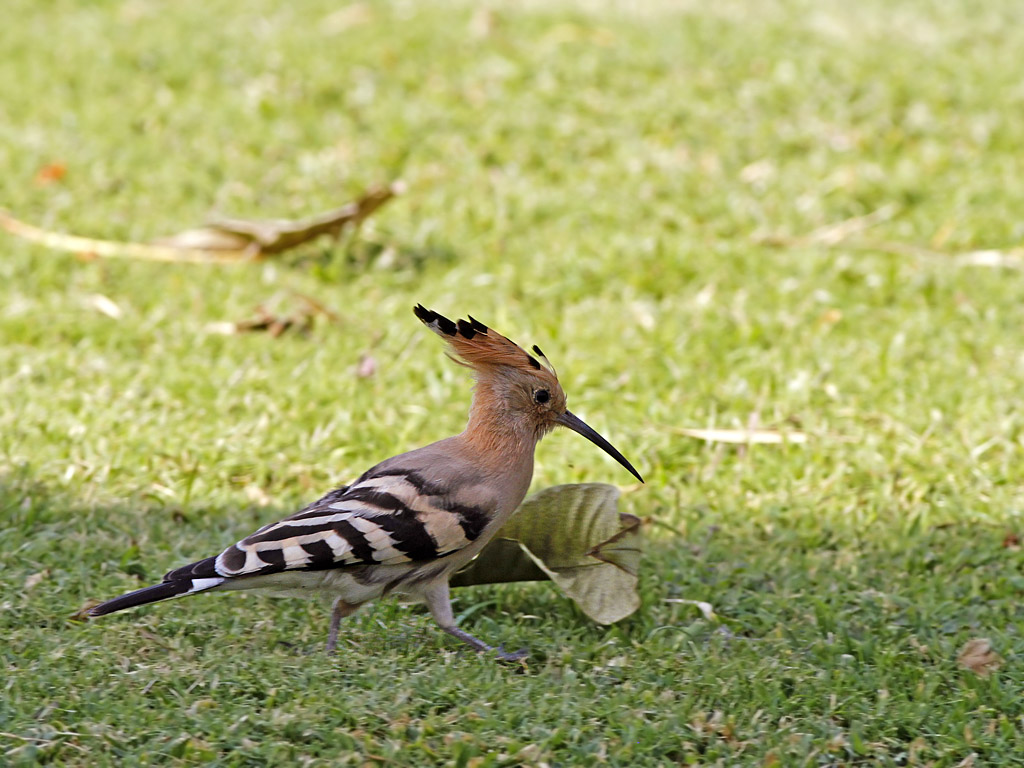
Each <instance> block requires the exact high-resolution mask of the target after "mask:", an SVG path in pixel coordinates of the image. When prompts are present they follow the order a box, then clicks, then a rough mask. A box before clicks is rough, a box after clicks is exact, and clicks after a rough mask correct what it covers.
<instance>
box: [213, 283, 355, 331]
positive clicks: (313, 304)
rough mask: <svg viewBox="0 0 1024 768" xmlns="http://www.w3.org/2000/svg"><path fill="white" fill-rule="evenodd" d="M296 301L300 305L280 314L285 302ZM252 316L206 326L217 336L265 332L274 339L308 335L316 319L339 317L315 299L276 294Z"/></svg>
mask: <svg viewBox="0 0 1024 768" xmlns="http://www.w3.org/2000/svg"><path fill="white" fill-rule="evenodd" d="M289 298H290V299H293V300H298V304H299V306H298V307H296V308H295V309H294V310H292V311H291V312H288V313H287V314H286V313H283V312H281V311H280V310H279V307H280V306H281V305H282V304H283V303H284V302H285V300H286V299H289ZM254 311H255V315H256V316H255V317H252V318H250V319H248V320H240V321H238V322H234V323H231V322H225V321H221V322H216V323H210V324H209V325H207V326H206V330H207V332H208V333H219V334H224V335H226V336H231V335H234V334H236V333H248V332H251V331H266V332H267V333H269V334H270V335H271V336H272V337H273V338H277V337H278V336H280V335H281V334H283V333H284V332H285V331H298V332H299V333H308V332H309V331H310V330H312V328H313V326H314V324H315V323H316V318H317V317H320V316H323V317H326V318H327V319H328V321H330V322H336V321H338V320H339V318H338V315H337V314H336V313H334V312H332V311H331V310H330V309H328V308H327V307H325V306H324V305H323V304H321V303H320V302H318V301H316V300H315V299H312V298H310V297H309V296H306V295H305V294H301V293H293V294H288V295H287V296H285V295H283V294H277V295H275V296H272V297H271V298H270V299H268V300H267V302H265V303H264V304H260V305H259V306H257V307H256V309H255V310H254Z"/></svg>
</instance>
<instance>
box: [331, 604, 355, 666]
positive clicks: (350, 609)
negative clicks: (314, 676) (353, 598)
mask: <svg viewBox="0 0 1024 768" xmlns="http://www.w3.org/2000/svg"><path fill="white" fill-rule="evenodd" d="M357 608H359V604H358V603H356V604H355V605H353V604H352V603H346V602H345V601H344V600H342V599H341V598H340V597H339V598H337V599H336V600H335V601H334V608H333V609H332V610H331V629H330V631H329V632H328V633H327V649H326V650H327V653H328V654H331V653H334V649H335V648H337V647H338V628H339V627H340V626H341V620H342V619H344V618H345V617H346V616H349V615H351V614H353V613H355V612H356V609H357Z"/></svg>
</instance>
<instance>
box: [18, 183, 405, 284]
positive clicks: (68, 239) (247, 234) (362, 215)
mask: <svg viewBox="0 0 1024 768" xmlns="http://www.w3.org/2000/svg"><path fill="white" fill-rule="evenodd" d="M404 188H405V187H404V184H402V182H400V181H396V182H393V183H391V184H387V185H385V186H381V187H374V188H373V189H370V190H369V191H368V192H366V194H364V195H363V196H362V197H360V198H359V199H358V200H355V201H354V202H351V203H348V204H346V205H343V206H341V207H340V208H336V209H335V210H333V211H328V212H326V213H322V214H319V215H316V216H310V217H309V218H305V219H268V220H265V221H249V220H245V219H218V220H214V221H212V222H210V223H209V224H207V225H206V226H205V227H200V228H199V229H190V230H185V231H184V232H179V233H178V234H176V235H171V236H170V237H165V238H160V239H158V240H156V241H154V242H152V243H131V242H121V241H118V240H97V239H94V238H90V237H79V236H77V235H66V234H63V233H60V232H51V231H49V230H45V229H40V228H39V227H35V226H33V225H31V224H27V223H25V222H23V221H19V220H18V219H16V218H14V217H13V216H11V215H10V214H9V213H7V212H6V211H3V210H0V226H2V227H3V228H4V229H6V230H7V231H8V232H10V233H11V234H14V235H17V236H18V237H21V238H24V239H26V240H30V241H32V242H34V243H39V244H40V245H45V246H46V247H48V248H53V249H55V250H59V251H70V252H72V253H78V254H82V255H85V256H88V257H96V258H127V259H141V260H144V261H162V262H183V263H190V264H237V263H240V262H244V261H253V260H257V259H261V258H263V257H265V256H268V255H272V254H276V253H281V252H283V251H287V250H289V249H291V248H295V247H296V246H298V245H301V244H303V243H306V242H309V241H310V240H314V239H316V238H318V237H321V236H323V235H329V236H331V237H334V238H337V237H339V236H340V235H341V233H342V232H343V231H344V230H345V229H346V228H348V227H358V226H359V225H360V224H362V222H363V221H364V220H365V219H366V218H367V217H368V216H370V215H371V214H373V213H374V212H375V211H376V210H377V209H378V208H380V207H381V206H382V205H384V204H385V203H387V202H388V201H389V200H391V199H392V198H393V197H395V196H396V195H399V194H401V193H402V191H403V190H404Z"/></svg>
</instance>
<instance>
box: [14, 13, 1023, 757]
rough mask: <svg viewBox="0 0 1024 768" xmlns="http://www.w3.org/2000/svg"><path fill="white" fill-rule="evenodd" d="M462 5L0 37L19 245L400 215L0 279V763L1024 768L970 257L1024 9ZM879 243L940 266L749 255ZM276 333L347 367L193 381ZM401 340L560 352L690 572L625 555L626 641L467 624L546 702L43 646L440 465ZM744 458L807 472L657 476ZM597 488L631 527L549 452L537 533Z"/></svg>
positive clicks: (381, 673)
mask: <svg viewBox="0 0 1024 768" xmlns="http://www.w3.org/2000/svg"><path fill="white" fill-rule="evenodd" d="M475 5H476V4H470V3H465V4H460V3H451V4H437V5H431V4H420V3H411V2H395V3H376V2H369V3H366V4H365V5H357V6H349V8H348V9H347V10H341V11H339V6H338V4H336V3H330V2H324V1H315V2H308V3H302V4H283V3H272V2H268V1H267V0H255V2H247V3H242V2H238V1H237V0H212V1H208V2H203V3H198V2H181V3H173V4H165V3H156V2H147V1H146V0H129V1H128V2H121V3H115V2H96V3H88V4H83V3H73V2H68V1H66V0H65V1H59V0H54V1H53V2H49V1H48V2H29V0H14V3H13V6H12V7H9V8H7V9H6V13H5V19H6V21H5V23H4V24H3V25H0V50H3V51H4V55H3V56H2V57H0V82H3V83H4V95H3V98H2V99H0V168H2V169H3V173H2V174H0V201H2V205H3V206H4V207H7V208H8V209H10V210H11V211H12V212H13V213H15V215H17V216H19V217H21V218H23V219H26V220H28V221H32V222H35V223H39V224H41V225H43V226H47V227H51V228H55V229H59V230H63V231H69V232H74V233H77V234H83V235H92V236H96V237H107V238H120V239H137V240H144V239H149V238H153V237H157V236H161V235H165V234H169V233H172V232H175V231H177V230H180V229H184V228H186V227H189V226H193V225H195V224H197V223H199V222H200V221H202V220H203V218H204V217H205V216H206V215H207V214H209V213H211V212H219V213H224V214H232V215H242V216H254V217H277V216H299V215H305V214H308V213H312V212H314V211H318V210H320V209H324V208H328V207H331V206H334V205H337V204H339V203H341V202H343V201H345V200H346V199H348V198H349V197H351V196H353V195H355V194H357V193H358V192H359V190H360V189H362V188H363V187H365V186H367V185H369V184H370V183H373V182H376V181H382V180H386V179H389V178H392V177H394V176H399V175H400V176H401V177H402V178H404V179H405V180H406V181H407V182H408V184H409V193H408V194H407V195H406V196H405V197H404V198H402V199H400V200H398V201H396V202H394V203H392V204H391V205H389V206H388V207H387V208H385V209H383V210H382V211H381V212H380V213H379V214H378V215H377V216H376V217H375V218H374V219H373V220H372V221H371V222H370V224H369V225H368V226H367V227H366V228H365V229H364V231H363V232H362V234H361V236H360V237H359V238H357V239H354V240H347V241H345V242H342V243H339V244H337V245H335V246H331V245H330V244H318V245H316V246H312V247H309V248H305V249H303V250H301V251H298V252H296V253H294V254H289V255H287V256H285V257H283V258H281V259H279V260H275V261H274V262H272V263H268V264H264V265H251V266H244V267H237V268H232V267H199V266H177V265H151V264H144V263H138V262H114V261H107V262H95V261H94V262H82V261H80V260H77V259H75V258H73V257H70V256H68V255H64V254H57V253H53V252H49V251H47V250H44V249H41V248H39V247H36V246H32V245H30V244H27V243H24V242H22V241H18V240H15V239H13V238H8V237H7V236H6V235H4V236H2V239H0V339H2V345H0V486H2V490H0V584H2V587H0V589H2V592H0V659H2V664H3V667H2V673H0V732H2V733H0V763H2V764H10V765H29V764H35V763H43V764H51V765H68V766H104V765H112V766H113V765H116V766H123V765H180V766H192V765H228V766H245V765H253V766H255V765H287V764H296V765H311V766H327V765H331V766H334V765H344V764H351V765H363V764H374V765H376V764H389V765H390V764H397V765H425V764H450V765H459V766H462V765H465V766H486V765H514V764H540V763H547V764H549V765H599V764H604V763H607V764H611V765H630V766H632V765H665V764H672V763H678V762H683V763H686V762H689V763H693V764H701V765H722V766H732V765H765V766H770V765H779V766H789V765H847V764H879V765H933V766H956V765H969V764H974V765H1011V764H1018V761H1019V759H1020V755H1021V754H1024V737H1022V735H1021V734H1022V732H1024V721H1022V719H1021V701H1022V700H1024V672H1022V668H1021V663H1020V659H1021V655H1022V653H1024V639H1022V637H1021V625H1022V624H1021V621H1022V618H1024V617H1022V610H1021V607H1020V596H1021V592H1022V588H1024V574H1022V556H1021V553H1020V551H1017V550H1015V549H1014V548H1012V547H1006V546H1004V537H1005V536H1006V534H1007V532H1008V531H1012V532H1018V533H1019V532H1020V531H1021V528H1022V523H1021V516H1022V513H1024V490H1022V485H1021V474H1022V471H1021V468H1022V467H1024V460H1022V459H1024V457H1022V452H1024V416H1022V413H1021V409H1020V403H1021V392H1022V386H1024V343H1022V335H1021V328H1024V302H1022V301H1021V295H1022V292H1024V273H1022V272H1020V271H1015V270H1012V269H987V268H981V267H970V266H964V265H962V264H961V263H960V262H958V261H957V260H956V259H955V258H954V257H953V255H952V254H954V253H956V252H961V251H966V250H971V249H988V248H1008V247H1012V246H1015V245H1017V244H1018V243H1019V242H1020V241H1021V239H1022V236H1024V219H1022V218H1021V211H1022V210H1024V153H1022V152H1021V151H1020V148H1021V147H1022V146H1024V122H1022V121H1021V120H1020V119H1018V118H1019V115H1020V114H1021V110H1022V108H1024V88H1022V86H1021V80H1020V51H1021V50H1024V12H1022V10H1021V7H1020V4H1019V3H1016V2H1013V1H1012V0H995V1H994V2H981V0H961V1H960V2H949V3H946V2H938V0H934V1H933V2H925V1H924V0H907V2H901V3H898V4H892V3H886V2H881V0H868V2H866V3H860V4H852V3H845V2H840V0H824V2H818V3H811V2H801V0H778V1H776V2H764V3H741V2H738V0H725V2H722V3H714V4H711V3H689V4H688V3H680V4H675V3H668V2H664V1H663V0H650V2H649V3H646V4H644V5H643V7H642V8H641V9H640V10H629V9H627V7H626V6H627V4H625V3H614V2H582V1H581V2H579V3H569V2H565V3H561V4H555V5H551V4H542V3H531V4H525V5H524V4H521V3H513V2H509V3H504V2H495V3H491V4H489V5H488V7H489V8H490V9H491V10H490V11H489V12H488V13H484V14H481V13H479V12H476V11H475V10H474V7H473V6H475ZM50 163H63V164H65V165H66V167H67V175H66V177H65V178H64V179H62V180H61V181H59V182H57V183H52V184H40V183H37V182H36V181H34V179H35V177H36V175H37V172H38V171H39V169H40V168H42V167H44V166H46V165H47V164H50ZM886 205H891V206H895V209H894V210H895V215H894V216H893V217H892V218H890V219H889V220H887V221H884V222H883V223H881V224H879V225H878V226H877V227H875V228H874V229H872V230H870V231H869V233H868V235H867V236H868V237H869V238H870V239H875V240H877V241H879V242H881V241H892V242H901V243H906V244H910V245H915V246H924V247H932V246H933V247H934V248H935V249H937V250H939V251H943V252H948V253H949V254H951V255H950V256H948V257H947V256H939V255H935V254H931V255H929V254H927V253H924V252H922V253H917V254H909V255H893V254H892V253H886V252H883V251H882V250H877V249H876V250H872V249H867V250H864V249H859V248H858V249H852V248H844V247H842V246H840V247H838V248H826V247H824V246H821V245H814V244H809V245H799V244H794V245H791V246H789V247H782V248H778V247H769V246H767V245H763V244H759V242H758V237H759V236H761V235H764V234H770V233H782V234H787V235H791V236H800V235H803V234H805V233H807V232H810V231H812V230H814V229H816V228H818V227H821V226H823V225H828V224H831V223H835V222H838V221H842V220H844V219H847V218H850V217H853V216H859V215H864V214H867V213H870V212H871V211H874V210H876V209H878V208H880V207H882V206H886ZM278 292H285V293H287V292H298V293H304V294H307V295H310V296H314V297H316V298H317V299H318V300H319V301H321V302H323V303H324V304H326V305H328V306H330V307H332V308H333V309H334V310H335V311H336V312H337V313H338V314H339V316H340V322H338V323H337V324H327V323H321V324H320V325H318V326H317V327H316V328H315V329H314V330H313V332H312V333H311V334H310V335H309V336H308V337H302V336H298V335H286V336H283V337H281V338H278V339H273V338H270V337H269V336H267V335H265V334H251V335H245V336H233V337H223V336H218V335H215V334H211V333H209V332H208V330H207V328H208V326H209V324H210V323H212V322H216V321H222V320H240V319H243V318H245V317H247V316H249V315H250V314H251V312H252V308H253V307H254V306H255V305H257V304H259V303H260V302H262V301H265V300H267V299H269V298H270V297H271V296H273V295H274V294H276V293H278ZM96 294H101V295H103V296H106V297H108V298H109V299H111V300H112V301H114V302H115V303H116V304H117V305H118V306H119V307H120V308H121V310H122V312H123V314H122V316H121V317H120V319H116V320H115V319H112V318H110V317H108V316H106V315H104V314H102V313H100V312H98V311H97V310H96V308H95V305H94V302H93V299H92V297H94V296H95V295H96ZM416 302H423V303H424V304H426V305H427V306H430V307H433V308H436V309H438V310H440V311H443V312H445V313H447V314H451V315H460V314H461V315H464V314H465V313H467V312H469V313H472V314H473V315H474V316H476V317H479V318H480V319H482V320H483V321H484V322H486V323H488V324H490V325H493V326H494V327H496V328H498V329H499V330H500V331H502V332H504V333H507V334H508V335H510V336H511V337H512V338H514V339H517V340H520V341H522V342H523V343H529V344H532V343H538V344H540V346H541V347H543V348H544V349H545V351H546V352H547V353H548V355H549V356H550V358H551V360H552V361H553V363H554V364H555V365H556V366H557V367H558V369H559V371H560V372H561V377H562V381H563V384H564V385H565V387H566V389H567V391H568V393H569V396H570V403H571V407H572V408H573V410H574V411H576V412H578V413H579V414H580V415H581V416H583V417H584V418H586V419H587V421H588V422H590V423H591V424H592V425H593V426H594V427H595V428H597V429H598V430H599V431H601V432H602V433H603V434H605V435H606V436H608V437H609V439H611V440H612V442H614V443H615V444H616V446H617V447H619V448H620V449H621V450H622V451H623V453H624V454H625V455H626V456H627V457H628V458H629V459H630V460H632V461H633V463H634V464H636V466H637V467H638V468H639V469H640V471H641V472H642V473H643V474H644V475H645V476H646V478H647V481H648V482H647V485H645V486H643V487H642V488H637V489H635V490H633V491H631V492H629V493H627V494H626V495H625V497H624V500H623V507H624V509H626V510H627V511H631V512H634V513H636V514H639V515H642V516H644V517H648V518H651V519H653V520H657V521H660V522H661V523H664V524H665V526H670V527H671V529H673V530H672V531H671V532H670V531H669V529H668V528H666V527H665V526H656V525H652V526H650V527H649V540H650V549H649V553H648V555H647V556H646V557H645V560H644V565H643V571H642V579H641V588H642V591H643V598H644V605H643V608H642V609H641V610H640V611H639V612H638V613H637V614H636V615H635V616H634V617H632V618H630V619H628V620H627V621H624V622H622V623H621V624H619V625H616V626H613V627H598V626H595V625H592V624H590V623H588V621H587V620H586V618H585V617H584V616H583V615H582V614H581V613H580V612H579V611H578V610H576V609H575V607H574V606H573V605H572V604H571V603H570V602H569V601H567V600H566V599H564V598H562V597H560V596H559V595H558V594H557V593H556V592H555V591H554V589H553V588H552V587H551V586H550V585H511V586H504V587H485V588H477V589H475V590H473V591H461V592H460V593H458V595H457V601H456V602H457V604H456V612H457V613H460V614H465V622H464V624H465V626H467V628H469V629H470V631H472V632H473V633H474V634H477V635H479V636H481V637H484V638H487V639H489V640H491V641H493V642H502V643H504V644H505V645H506V646H507V647H520V646H523V645H526V646H529V648H530V649H531V658H530V662H529V665H528V666H527V667H526V668H525V669H516V668H509V667H504V666H499V665H497V664H495V663H493V662H491V661H489V660H487V659H485V658H478V657H475V656H473V655H470V654H467V653H463V652H461V651H458V650H457V649H456V648H455V645H454V644H453V643H452V642H450V641H449V640H448V639H447V638H445V637H443V636H442V635H441V633H439V632H437V631H436V630H435V628H434V627H433V625H432V623H431V621H430V619H429V616H427V615H426V614H425V612H423V611H422V610H420V609H416V608H411V609H410V608H407V607H403V606H398V605H394V604H391V603H381V604H378V605H377V606H375V607H374V608H372V609H370V610H367V611H365V612H363V613H361V614H358V615H357V616H355V617H353V618H352V619H350V620H349V621H347V623H346V625H345V630H344V633H343V641H342V642H343V648H342V652H341V653H340V655H339V656H338V657H337V658H334V659H329V658H326V657H325V656H323V655H322V654H321V653H320V652H319V645H320V643H321V642H322V640H323V638H324V635H325V632H326V611H325V609H324V608H323V607H322V606H320V605H317V604H306V603H301V602H291V601H273V600H270V599H267V598H260V597H254V596H242V595H214V596H207V597H200V598H195V599H191V600H185V601H180V602H177V603H174V604H167V605H161V606H156V607H153V608H149V609H143V610H139V611H137V612H135V613H134V614H131V615H127V614H126V615H121V616H116V617H111V618H110V619H107V620H103V621H94V622H89V623H80V622H75V621H72V620H71V619H70V617H71V616H72V615H73V614H74V613H75V612H76V611H77V610H78V609H79V608H80V607H81V606H82V605H83V604H84V603H85V602H86V601H87V600H90V599H99V598H105V597H109V596H112V595H114V594H117V593H119V592H120V591H122V590H126V589H130V588H134V587H136V586H139V585H141V584H143V583H146V582H149V581H152V580H155V579H159V577H160V575H161V574H162V573H163V572H164V571H165V570H166V569H168V568H170V567H172V566H176V565H180V564H183V563H185V562H187V561H189V560H190V559H193V558H198V557H200V556H205V555H208V554H211V553H213V552H215V551H217V550H218V549H219V548H220V547H222V546H224V545H226V544H228V543H230V542H231V541H234V540H235V539H237V538H238V537H240V536H242V535H245V534H246V533H248V532H250V531H251V530H252V529H253V528H254V527H256V526H257V525H259V524H262V523H263V522H267V521H269V520H271V519H274V518H275V517H276V516H278V515H282V514H286V513H288V512H290V511H292V510H293V509H295V507H296V506H297V505H299V504H301V503H303V502H305V501H308V500H310V499H311V498H314V497H316V495H317V494H319V493H320V492H322V491H323V490H324V489H326V488H328V487H330V486H331V484H332V483H338V482H342V481H344V480H347V479H350V478H352V477H354V476H356V475H357V474H359V473H360V472H361V471H362V470H363V469H365V468H366V467H367V466H369V465H370V464H372V463H373V462H375V461H378V460H380V459H382V458H385V457H387V456H389V455H392V454H394V453H397V452H399V451H402V450H406V449H409V448H412V447H415V446H417V445H421V444H424V443H426V442H429V441H432V440H435V439H438V438H441V437H444V436H447V435H449V434H452V433H454V432H456V431H458V430H459V429H461V427H462V423H463V418H464V414H465V410H466V407H467V404H468V392H469V381H468V379H467V377H466V375H465V372H464V371H462V370H461V369H458V368H456V367H455V366H453V365H451V364H450V363H448V362H447V361H446V360H445V359H444V357H443V354H442V350H441V348H440V347H441V345H440V344H439V343H438V342H437V340H436V339H434V338H432V337H431V335H430V334H429V333H427V332H426V331H425V330H424V329H423V328H422V327H421V326H420V324H419V323H418V322H417V321H416V319H415V318H414V317H413V316H412V313H411V311H410V308H411V306H412V305H413V304H415V303H416ZM362 353H369V354H372V355H373V357H374V358H375V359H376V360H377V362H378V370H377V373H376V375H375V376H373V377H372V378H369V379H362V378H358V377H357V376H355V375H354V369H355V366H356V363H357V361H358V359H359V356H360V355H361V354H362ZM755 417H756V420H757V422H758V423H760V424H762V425H767V426H769V427H780V428H784V429H801V430H803V431H805V432H807V433H808V434H809V435H810V439H809V441H808V443H807V444H806V445H796V446H794V445H791V446H752V447H751V448H749V449H738V448H737V447H735V446H716V445H709V444H705V443H702V442H699V441H696V440H693V439H690V438H687V437H685V436H683V435H681V434H680V433H679V431H678V430H679V428H681V427H709V426H716V427H740V426H745V425H747V424H748V423H751V420H752V418H755ZM579 481H605V482H617V483H622V484H624V485H625V484H626V483H628V481H629V477H628V475H627V474H626V473H625V472H624V471H623V470H622V469H621V468H620V467H619V466H617V465H616V464H615V463H614V462H612V461H611V460H610V459H608V458H607V457H605V456H603V455H602V454H601V453H600V452H599V451H597V450H596V449H595V448H594V447H593V446H591V445H589V444H588V443H586V441H583V440H581V439H579V438H578V437H575V436H573V435H570V434H568V433H558V434H556V435H554V436H552V437H550V438H548V439H547V440H546V441H545V442H544V443H543V444H542V446H541V447H540V450H539V452H538V467H537V472H536V475H535V486H536V487H544V486H547V485H552V484H556V483H566V482H579ZM263 503H266V505H265V506H261V504H263ZM666 598H687V599H697V600H704V601H708V602H710V603H711V604H712V605H713V606H714V607H715V610H716V612H717V615H718V616H719V617H720V624H712V623H709V622H707V621H705V620H704V619H702V618H701V616H700V614H699V613H698V612H697V611H696V609H695V608H693V607H692V606H688V605H684V604H679V603H669V602H666ZM975 637H987V638H989V639H991V641H992V643H993V645H994V647H995V648H996V650H997V651H998V652H999V653H1000V654H1001V655H1002V656H1003V657H1004V658H1005V659H1006V664H1005V666H1004V667H1003V668H1002V669H1001V670H999V671H998V672H997V673H996V674H995V675H993V676H991V677H989V678H987V679H983V678H980V677H977V676H975V675H973V674H972V673H970V672H968V671H965V670H962V669H960V668H959V667H958V666H957V663H956V656H957V652H958V650H959V649H960V648H961V647H962V646H963V644H964V643H965V642H966V641H967V640H968V639H970V638H975ZM972 755H973V756H974V757H971V756H972ZM965 760H966V761H967V762H961V761H965ZM972 760H973V761H974V762H973V763H971V761H972Z"/></svg>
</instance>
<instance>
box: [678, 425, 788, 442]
mask: <svg viewBox="0 0 1024 768" xmlns="http://www.w3.org/2000/svg"><path fill="white" fill-rule="evenodd" d="M673 431H675V432H678V433H679V434H681V435H686V436H687V437H693V438H696V439H697V440H704V441H706V442H709V443H737V444H741V445H759V444H760V445H781V444H784V443H793V444H801V443H806V442H807V440H808V435H807V433H806V432H798V431H796V430H793V431H791V432H790V431H787V432H780V431H778V430H774V429H690V428H687V427H676V428H675V429H674V430H673Z"/></svg>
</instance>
